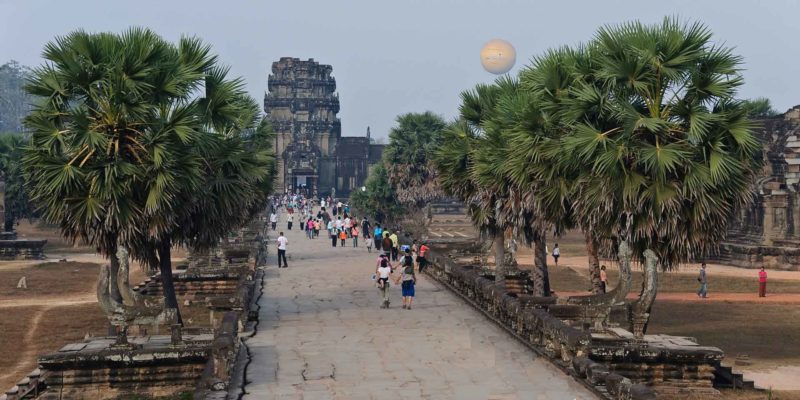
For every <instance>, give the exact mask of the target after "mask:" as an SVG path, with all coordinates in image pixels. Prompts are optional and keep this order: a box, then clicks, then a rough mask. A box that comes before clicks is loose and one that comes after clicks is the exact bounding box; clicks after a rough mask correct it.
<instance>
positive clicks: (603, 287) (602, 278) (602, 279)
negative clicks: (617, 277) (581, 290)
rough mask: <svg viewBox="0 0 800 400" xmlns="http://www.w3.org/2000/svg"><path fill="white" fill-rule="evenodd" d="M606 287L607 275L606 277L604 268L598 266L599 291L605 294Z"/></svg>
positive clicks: (603, 266)
mask: <svg viewBox="0 0 800 400" xmlns="http://www.w3.org/2000/svg"><path fill="white" fill-rule="evenodd" d="M606 285H608V275H606V266H605V265H601V266H600V291H601V292H602V293H605V292H606Z"/></svg>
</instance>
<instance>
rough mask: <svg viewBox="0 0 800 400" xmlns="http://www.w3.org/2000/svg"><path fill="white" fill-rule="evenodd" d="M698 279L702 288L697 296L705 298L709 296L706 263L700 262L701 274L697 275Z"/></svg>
mask: <svg viewBox="0 0 800 400" xmlns="http://www.w3.org/2000/svg"><path fill="white" fill-rule="evenodd" d="M697 281H698V282H700V290H698V291H697V297H699V298H702V299H705V298H706V297H707V296H708V278H707V276H706V263H702V264H700V274H699V275H698V276H697Z"/></svg>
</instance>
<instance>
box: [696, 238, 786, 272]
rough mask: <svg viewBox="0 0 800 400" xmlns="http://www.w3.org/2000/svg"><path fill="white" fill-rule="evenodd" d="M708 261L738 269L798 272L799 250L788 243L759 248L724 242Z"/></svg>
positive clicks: (759, 246) (758, 246)
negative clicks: (764, 268)
mask: <svg viewBox="0 0 800 400" xmlns="http://www.w3.org/2000/svg"><path fill="white" fill-rule="evenodd" d="M710 260H713V261H716V262H720V263H725V264H729V265H734V266H737V267H740V268H752V269H757V268H761V266H762V265H763V266H765V267H767V268H770V269H781V270H787V271H800V248H797V247H796V245H795V246H791V245H790V244H789V243H786V244H785V245H781V243H776V245H775V246H761V245H749V244H741V243H732V242H726V243H720V245H719V254H717V255H716V256H714V257H712V258H710Z"/></svg>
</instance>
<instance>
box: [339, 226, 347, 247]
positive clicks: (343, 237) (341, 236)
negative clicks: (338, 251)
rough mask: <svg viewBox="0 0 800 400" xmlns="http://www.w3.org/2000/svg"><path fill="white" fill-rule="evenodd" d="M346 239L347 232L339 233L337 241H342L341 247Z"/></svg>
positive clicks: (341, 231)
mask: <svg viewBox="0 0 800 400" xmlns="http://www.w3.org/2000/svg"><path fill="white" fill-rule="evenodd" d="M346 239H347V232H345V230H344V229H342V230H340V231H339V240H341V241H342V247H344V242H345V240H346Z"/></svg>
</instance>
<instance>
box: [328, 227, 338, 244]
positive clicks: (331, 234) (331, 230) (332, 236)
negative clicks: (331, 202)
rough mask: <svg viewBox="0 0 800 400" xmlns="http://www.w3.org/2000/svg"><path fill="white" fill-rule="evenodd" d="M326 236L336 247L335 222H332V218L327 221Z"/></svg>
mask: <svg viewBox="0 0 800 400" xmlns="http://www.w3.org/2000/svg"><path fill="white" fill-rule="evenodd" d="M328 238H330V239H331V245H332V246H333V247H336V240H337V238H336V224H334V223H333V220H330V221H328Z"/></svg>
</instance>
